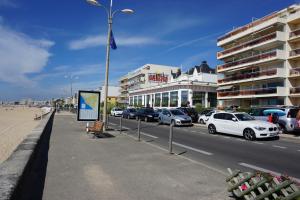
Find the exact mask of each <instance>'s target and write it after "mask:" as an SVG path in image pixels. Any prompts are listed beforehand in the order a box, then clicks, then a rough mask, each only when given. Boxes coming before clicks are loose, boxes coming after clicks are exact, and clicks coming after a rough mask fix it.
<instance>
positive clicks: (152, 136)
mask: <svg viewBox="0 0 300 200" xmlns="http://www.w3.org/2000/svg"><path fill="white" fill-rule="evenodd" d="M141 135H145V136H148V137H151V138H154V139H157V138H158V137H156V136H154V135H150V134H147V133H144V132H143V133H141Z"/></svg>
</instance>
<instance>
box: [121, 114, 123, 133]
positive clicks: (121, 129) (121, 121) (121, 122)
mask: <svg viewBox="0 0 300 200" xmlns="http://www.w3.org/2000/svg"><path fill="white" fill-rule="evenodd" d="M122 118H123V117H122V116H121V117H120V134H121V133H122Z"/></svg>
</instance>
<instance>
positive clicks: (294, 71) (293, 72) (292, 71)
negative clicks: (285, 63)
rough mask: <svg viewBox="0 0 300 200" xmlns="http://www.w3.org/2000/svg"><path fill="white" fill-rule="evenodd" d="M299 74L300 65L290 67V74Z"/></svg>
mask: <svg viewBox="0 0 300 200" xmlns="http://www.w3.org/2000/svg"><path fill="white" fill-rule="evenodd" d="M297 75H298V76H299V75H300V67H298V68H293V69H290V76H297Z"/></svg>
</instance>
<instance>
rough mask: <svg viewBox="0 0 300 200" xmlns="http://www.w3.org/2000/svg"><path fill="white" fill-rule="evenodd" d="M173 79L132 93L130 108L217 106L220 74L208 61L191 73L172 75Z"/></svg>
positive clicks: (175, 72)
mask: <svg viewBox="0 0 300 200" xmlns="http://www.w3.org/2000/svg"><path fill="white" fill-rule="evenodd" d="M171 74H172V76H171V80H170V81H168V82H163V83H160V84H156V85H154V86H151V85H150V86H148V87H144V88H139V89H135V90H130V91H129V105H130V106H144V107H155V108H172V107H174V108H176V107H181V106H184V107H186V106H191V107H193V106H195V105H196V104H201V105H202V106H203V107H206V108H207V107H216V105H217V96H216V89H217V75H216V73H215V70H214V69H211V68H210V67H209V66H208V65H207V63H206V62H205V61H204V62H203V63H202V64H201V65H200V66H195V67H193V68H192V69H190V70H188V72H187V73H184V74H181V70H180V69H178V70H177V71H172V72H171Z"/></svg>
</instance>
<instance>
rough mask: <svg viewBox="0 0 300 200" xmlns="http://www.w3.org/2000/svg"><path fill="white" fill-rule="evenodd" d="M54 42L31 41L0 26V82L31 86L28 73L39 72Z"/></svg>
mask: <svg viewBox="0 0 300 200" xmlns="http://www.w3.org/2000/svg"><path fill="white" fill-rule="evenodd" d="M53 45H54V42H52V41H48V40H44V39H42V40H36V39H32V38H30V37H28V36H26V35H25V34H22V33H18V32H16V31H14V30H11V29H9V28H7V27H4V26H3V25H1V24H0V58H1V59H0V81H4V82H8V83H13V84H15V85H22V86H32V85H34V82H33V81H32V80H30V79H29V78H28V77H27V74H29V73H36V72H40V71H41V70H42V69H43V67H44V66H46V64H47V62H48V59H49V57H50V56H51V54H50V53H49V51H48V49H49V48H50V47H51V46H53Z"/></svg>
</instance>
